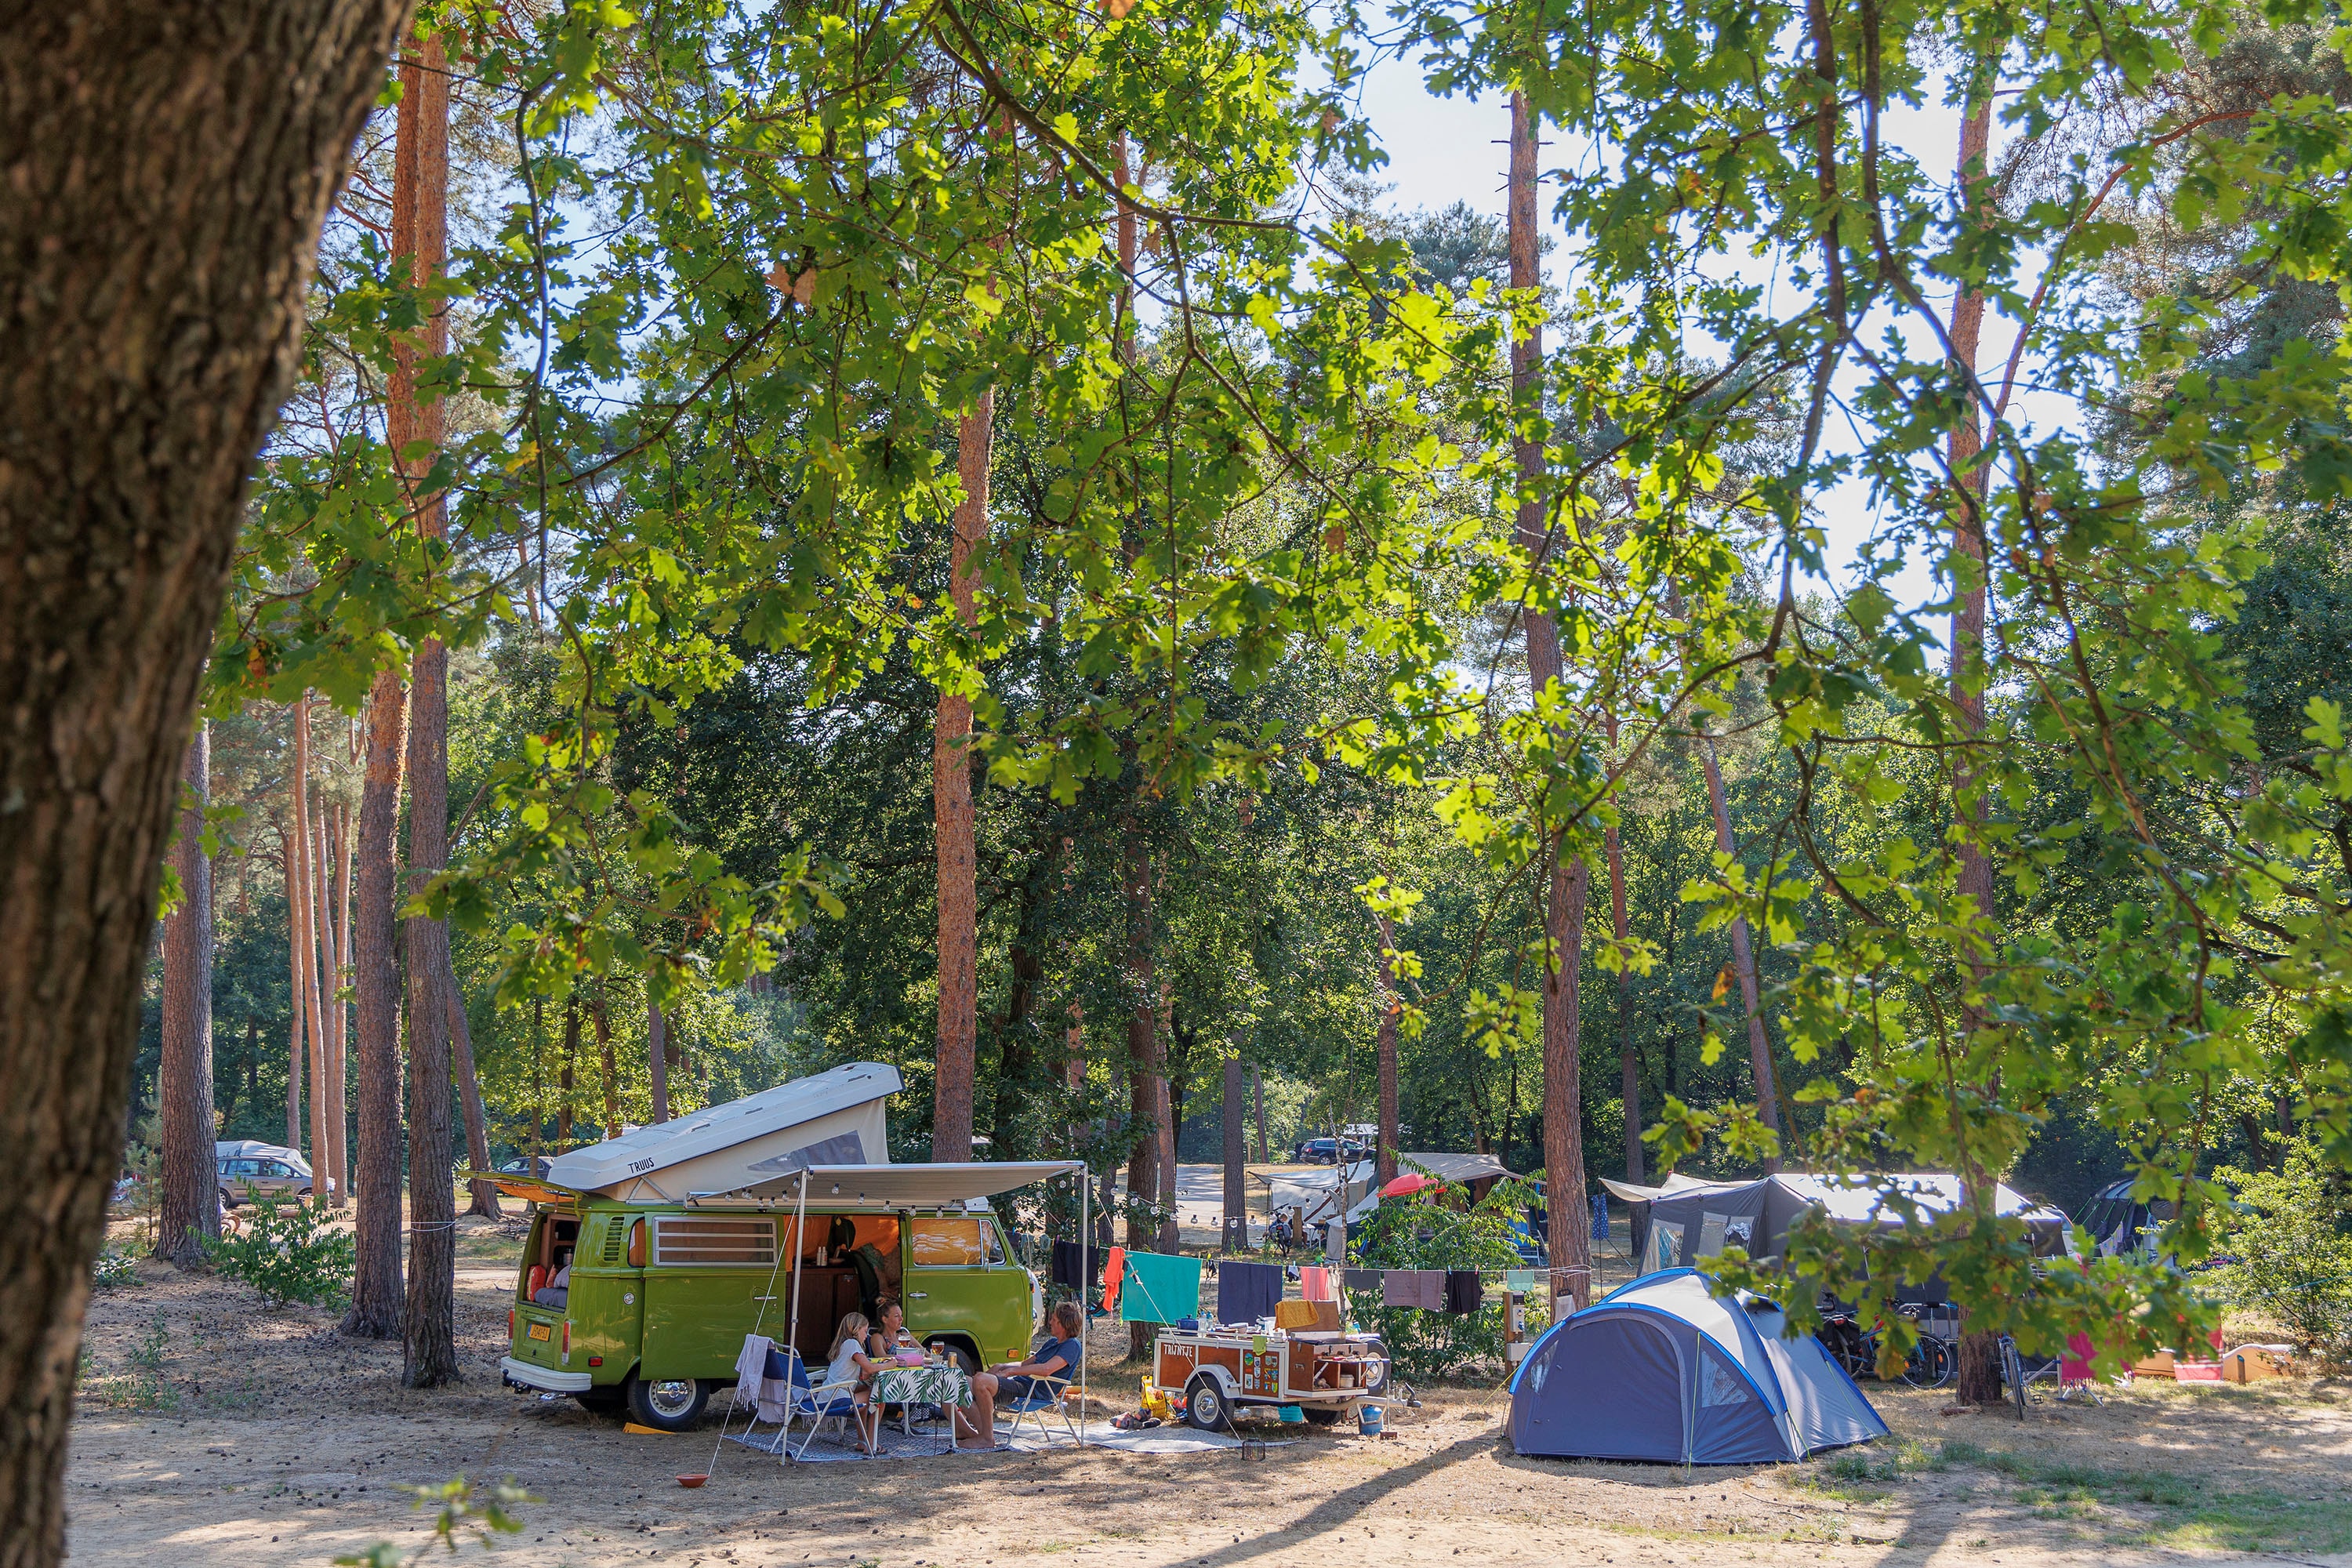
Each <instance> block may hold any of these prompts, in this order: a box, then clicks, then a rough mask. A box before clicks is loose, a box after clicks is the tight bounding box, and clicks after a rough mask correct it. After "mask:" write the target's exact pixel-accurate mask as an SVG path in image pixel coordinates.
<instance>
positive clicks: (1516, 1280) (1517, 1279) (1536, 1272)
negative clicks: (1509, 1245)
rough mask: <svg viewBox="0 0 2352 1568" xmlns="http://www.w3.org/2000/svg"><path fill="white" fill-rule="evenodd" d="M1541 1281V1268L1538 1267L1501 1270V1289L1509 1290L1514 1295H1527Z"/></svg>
mask: <svg viewBox="0 0 2352 1568" xmlns="http://www.w3.org/2000/svg"><path fill="white" fill-rule="evenodd" d="M1541 1283H1543V1270H1542V1269H1540V1268H1506V1269H1504V1270H1503V1289H1506V1290H1508V1291H1510V1292H1511V1293H1512V1294H1513V1295H1515V1296H1526V1295H1529V1294H1531V1293H1532V1292H1533V1291H1534V1290H1535V1289H1536V1287H1537V1286H1538V1285H1540V1284H1541Z"/></svg>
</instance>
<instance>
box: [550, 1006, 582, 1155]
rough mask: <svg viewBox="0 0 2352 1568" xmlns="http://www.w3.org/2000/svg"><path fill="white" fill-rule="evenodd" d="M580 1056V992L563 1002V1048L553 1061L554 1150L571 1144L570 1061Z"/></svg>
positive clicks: (566, 1147)
mask: <svg viewBox="0 0 2352 1568" xmlns="http://www.w3.org/2000/svg"><path fill="white" fill-rule="evenodd" d="M579 1059H580V994H579V993H578V992H576V991H575V992H573V993H572V994H571V995H570V996H567V997H566V998H564V1002H563V1049H562V1056H561V1057H560V1058H558V1059H557V1061H556V1064H555V1093H556V1102H555V1152H557V1153H559V1154H561V1153H563V1152H566V1151H568V1150H569V1149H570V1148H571V1147H572V1063H573V1062H576V1061H578V1060H579Z"/></svg>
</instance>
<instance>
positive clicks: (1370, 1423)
mask: <svg viewBox="0 0 2352 1568" xmlns="http://www.w3.org/2000/svg"><path fill="white" fill-rule="evenodd" d="M1356 1430H1357V1431H1359V1432H1360V1433H1362V1434H1363V1435H1364V1436H1367V1437H1377V1436H1380V1435H1381V1407H1380V1406H1379V1405H1358V1406H1356Z"/></svg>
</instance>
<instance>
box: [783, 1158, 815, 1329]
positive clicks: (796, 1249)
mask: <svg viewBox="0 0 2352 1568" xmlns="http://www.w3.org/2000/svg"><path fill="white" fill-rule="evenodd" d="M808 1187H809V1178H808V1172H807V1171H806V1170H805V1169H803V1171H802V1172H801V1194H800V1200H799V1203H798V1205H797V1206H796V1207H795V1208H794V1209H793V1304H792V1321H791V1322H790V1323H789V1324H788V1325H787V1326H786V1327H785V1330H784V1332H785V1333H786V1334H787V1335H789V1336H790V1338H788V1339H787V1340H785V1342H784V1348H785V1349H786V1350H787V1351H788V1352H790V1353H791V1354H793V1355H795V1356H797V1355H799V1354H800V1353H801V1253H802V1251H803V1247H801V1242H802V1240H803V1232H804V1230H805V1229H806V1227H807V1226H808ZM786 1364H787V1365H789V1364H790V1363H786Z"/></svg>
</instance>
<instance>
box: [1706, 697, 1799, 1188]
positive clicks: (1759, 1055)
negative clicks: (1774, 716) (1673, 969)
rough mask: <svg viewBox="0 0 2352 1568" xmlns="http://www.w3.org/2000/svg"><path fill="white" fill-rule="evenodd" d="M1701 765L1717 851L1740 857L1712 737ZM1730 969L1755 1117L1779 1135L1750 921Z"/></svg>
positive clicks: (1735, 928) (1735, 933)
mask: <svg viewBox="0 0 2352 1568" xmlns="http://www.w3.org/2000/svg"><path fill="white" fill-rule="evenodd" d="M1699 762H1700V763H1701V765H1702V766H1704V767H1705V768H1706V800H1707V806H1708V809H1709V810H1711V811H1713V812H1714V814H1715V847H1716V848H1717V849H1719V850H1721V851H1722V852H1723V853H1724V854H1726V855H1737V854H1738V853H1739V847H1738V841H1737V840H1736V839H1734V838H1733V837H1731V804H1730V801H1729V799H1728V798H1727V796H1726V795H1725V794H1724V789H1723V764H1722V763H1721V762H1720V761H1718V760H1717V757H1716V752H1715V741H1714V739H1713V738H1712V737H1711V736H1706V735H1701V736H1700V737H1699ZM1731 967H1732V970H1733V973H1734V974H1735V976H1736V977H1737V978H1738V982H1739V1005H1740V1007H1741V1009H1742V1011H1743V1012H1744V1013H1745V1014H1746V1015H1747V1019H1748V1070H1749V1071H1750V1072H1752V1073H1754V1074H1755V1077H1756V1114H1757V1115H1758V1117H1759V1118H1760V1119H1761V1120H1762V1121H1763V1123H1764V1125H1765V1126H1767V1127H1769V1128H1770V1129H1772V1131H1775V1132H1778V1131H1780V1094H1779V1092H1778V1089H1777V1085H1776V1083H1775V1080H1774V1075H1773V1071H1772V1045H1771V1042H1770V1041H1769V1040H1768V1039H1767V1038H1766V1037H1765V1035H1764V1009H1763V1004H1762V995H1761V992H1760V990H1759V987H1758V985H1757V983H1756V949H1755V946H1754V944H1753V943H1752V942H1749V940H1748V920H1747V917H1746V916H1744V915H1734V916H1733V917H1732V920H1731ZM1764 1168H1765V1169H1766V1170H1767V1171H1777V1170H1779V1169H1780V1156H1779V1155H1778V1154H1775V1155H1773V1156H1772V1157H1771V1158H1770V1159H1769V1160H1767V1161H1765V1162H1764Z"/></svg>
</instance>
